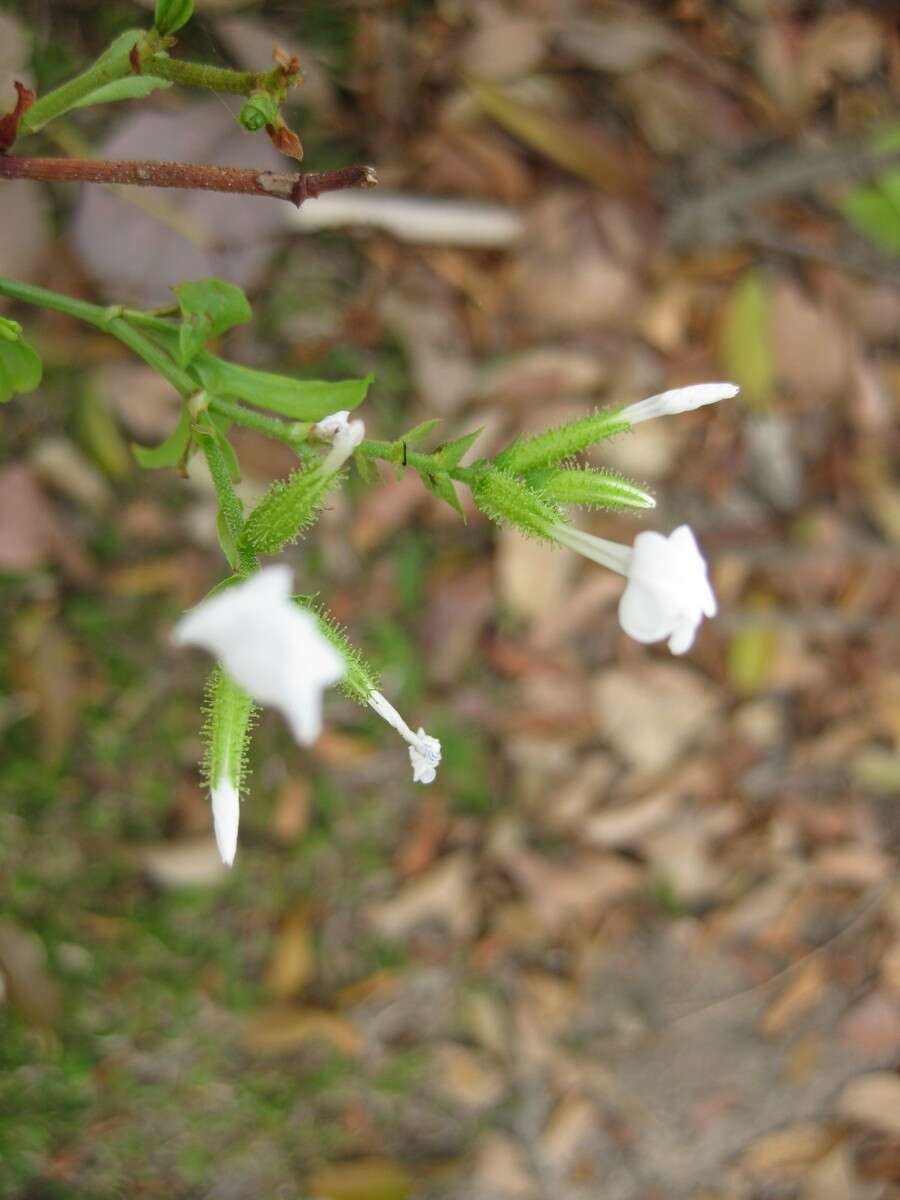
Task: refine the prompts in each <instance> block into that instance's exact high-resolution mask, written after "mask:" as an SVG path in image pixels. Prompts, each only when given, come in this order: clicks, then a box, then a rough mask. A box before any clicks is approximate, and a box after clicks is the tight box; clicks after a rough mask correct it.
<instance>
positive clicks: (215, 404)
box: [209, 396, 310, 454]
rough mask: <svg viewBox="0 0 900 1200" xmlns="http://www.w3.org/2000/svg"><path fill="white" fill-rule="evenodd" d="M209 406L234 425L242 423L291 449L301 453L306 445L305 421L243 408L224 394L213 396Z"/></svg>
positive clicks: (306, 424)
mask: <svg viewBox="0 0 900 1200" xmlns="http://www.w3.org/2000/svg"><path fill="white" fill-rule="evenodd" d="M209 407H210V408H211V409H212V411H213V412H215V413H219V414H220V415H221V416H223V417H228V418H229V420H231V421H234V423H235V424H236V425H243V426H244V427H245V428H246V429H255V430H256V431H257V433H264V434H265V435H266V437H270V438H274V439H275V441H278V442H284V444H285V445H286V446H290V447H291V449H292V450H296V451H297V452H298V453H301V454H302V453H303V449H302V448H303V447H305V446H306V435H307V433H308V432H309V429H310V425H309V424H308V423H307V422H304V421H291V422H287V421H279V419H278V418H277V417H267V416H265V415H264V414H263V413H260V412H256V411H255V409H250V408H244V406H243V405H242V404H238V403H237V402H236V401H235V400H228V399H226V398H225V397H224V396H213V397H212V399H211V400H210V402H209Z"/></svg>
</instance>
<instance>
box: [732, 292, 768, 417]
mask: <svg viewBox="0 0 900 1200" xmlns="http://www.w3.org/2000/svg"><path fill="white" fill-rule="evenodd" d="M719 357H720V359H721V362H722V368H723V370H724V373H725V375H726V377H727V378H728V379H733V380H734V381H735V383H737V384H739V385H740V388H741V397H742V399H743V400H744V402H745V403H746V404H749V405H750V407H751V408H759V409H764V408H767V407H768V405H769V403H770V401H771V398H772V391H773V389H774V386H775V359H774V348H773V317H772V297H771V290H770V288H769V284H768V281H767V280H766V278H765V276H763V275H762V274H761V273H760V272H758V271H755V270H753V271H748V272H747V273H746V274H744V275H743V276H742V277H741V278H740V279H739V280H738V281H737V283H736V284H735V285H734V288H733V289H732V291H731V294H730V295H729V297H728V300H727V302H726V304H725V309H724V315H723V319H722V328H721V333H720V346H719Z"/></svg>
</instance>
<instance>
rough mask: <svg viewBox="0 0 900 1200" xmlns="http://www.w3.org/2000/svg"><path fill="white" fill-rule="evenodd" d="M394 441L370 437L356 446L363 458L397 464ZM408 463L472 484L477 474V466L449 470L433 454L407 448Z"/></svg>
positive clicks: (431, 472) (411, 465)
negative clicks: (439, 463)
mask: <svg viewBox="0 0 900 1200" xmlns="http://www.w3.org/2000/svg"><path fill="white" fill-rule="evenodd" d="M394 446H395V443H394V442H378V441H373V440H372V439H370V438H366V439H365V441H362V442H360V444H359V445H358V446H357V447H356V450H355V453H356V454H361V455H362V456H363V458H380V459H384V460H385V461H386V462H390V463H393V464H394V465H395V466H396V463H397V460H396V458H395V457H394ZM406 465H407V466H409V467H412V468H413V469H414V470H416V471H424V472H425V473H426V474H432V475H433V474H436V473H437V472H439V471H440V472H443V473H446V474H447V475H449V476H450V478H451V479H456V480H458V481H459V482H460V483H466V484H471V483H472V482H473V480H474V479H475V476H476V475H477V470H476V468H475V466H471V467H453V468H452V469H451V470H449V471H448V470H447V468H446V467H441V466H439V465H438V464H437V463H436V462H435V460H434V455H432V454H421V453H420V452H419V451H417V450H407V452H406Z"/></svg>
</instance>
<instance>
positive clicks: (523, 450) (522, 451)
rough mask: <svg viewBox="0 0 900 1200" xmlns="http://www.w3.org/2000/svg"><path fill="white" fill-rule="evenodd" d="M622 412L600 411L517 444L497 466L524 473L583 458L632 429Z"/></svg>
mask: <svg viewBox="0 0 900 1200" xmlns="http://www.w3.org/2000/svg"><path fill="white" fill-rule="evenodd" d="M619 412H620V410H619V409H598V410H597V411H596V412H592V413H589V414H588V415H587V416H586V417H581V418H580V419H579V420H577V421H570V422H569V423H568V424H567V425H560V426H558V427H557V428H555V429H548V430H546V432H544V433H538V434H535V436H534V437H530V438H524V439H522V440H517V441H515V442H513V443H512V444H511V445H509V446H507V447H506V449H505V450H504V451H503V452H502V453H501V454H498V455H497V458H496V464H497V466H498V467H504V468H506V469H507V470H509V471H521V472H525V471H533V470H535V468H537V467H550V466H553V465H554V464H556V463H559V462H562V461H563V460H564V459H567V458H571V457H572V455H574V454H580V453H581V452H582V451H583V450H587V448H588V447H589V446H592V445H594V443H595V442H602V441H604V440H605V439H606V438H609V437H612V436H613V435H614V434H617V433H624V432H625V431H627V430H628V429H630V428H631V426H630V425H629V424H628V422H627V421H623V420H622V419H621V418H620V416H619Z"/></svg>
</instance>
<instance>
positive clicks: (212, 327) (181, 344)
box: [172, 279, 253, 367]
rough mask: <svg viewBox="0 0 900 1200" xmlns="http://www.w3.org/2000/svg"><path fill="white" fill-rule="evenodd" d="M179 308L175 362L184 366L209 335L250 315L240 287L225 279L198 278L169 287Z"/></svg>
mask: <svg viewBox="0 0 900 1200" xmlns="http://www.w3.org/2000/svg"><path fill="white" fill-rule="evenodd" d="M172 291H173V292H174V293H175V295H176V296H177V298H178V307H179V308H180V309H181V317H182V321H181V326H180V328H179V330H178V361H179V365H180V366H182V367H186V366H187V365H188V363H189V362H190V361H191V360H192V359H193V358H194V356H195V355H196V354H197V353H198V351H200V350H202V349H203V347H204V345H205V344H206V342H208V341H209V340H210V338H214V337H218V336H219V335H220V334H222V333H225V332H226V330H228V329H231V328H232V327H233V326H234V325H243V324H246V322H247V321H249V320H250V319H251V318H252V317H253V310H252V309H251V307H250V304H249V301H248V300H247V297H246V296H245V295H244V292H243V290H242V289H241V288H239V287H237V286H236V285H235V284H233V283H226V282H225V280H224V279H198V280H195V281H193V282H191V283H180V284H178V285H177V286H176V287H174V288H172Z"/></svg>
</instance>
